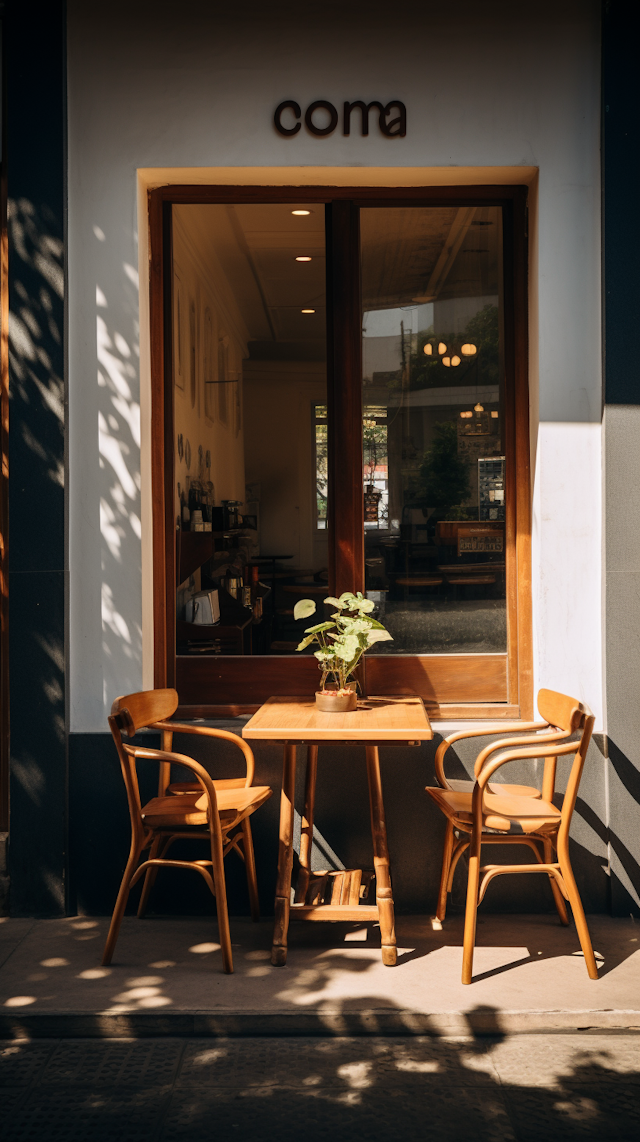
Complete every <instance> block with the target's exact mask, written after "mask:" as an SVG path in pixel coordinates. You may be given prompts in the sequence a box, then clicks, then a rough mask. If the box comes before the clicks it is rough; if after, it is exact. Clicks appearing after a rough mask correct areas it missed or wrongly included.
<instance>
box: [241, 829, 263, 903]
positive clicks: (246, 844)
mask: <svg viewBox="0 0 640 1142" xmlns="http://www.w3.org/2000/svg"><path fill="white" fill-rule="evenodd" d="M242 848H243V849H244V864H245V868H246V872H247V888H248V889H249V905H250V907H251V919H252V920H256V921H257V920H259V919H260V903H259V900H258V878H257V876H256V858H255V853H254V851H253V837H252V835H251V822H250V821H249V818H248V817H245V819H244V821H243V822H242Z"/></svg>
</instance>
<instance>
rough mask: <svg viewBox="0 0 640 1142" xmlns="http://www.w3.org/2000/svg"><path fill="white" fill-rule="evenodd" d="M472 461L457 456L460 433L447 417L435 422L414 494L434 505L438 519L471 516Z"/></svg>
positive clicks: (424, 505) (425, 503)
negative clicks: (469, 502) (469, 503)
mask: <svg viewBox="0 0 640 1142" xmlns="http://www.w3.org/2000/svg"><path fill="white" fill-rule="evenodd" d="M470 495H471V487H470V484H469V465H468V464H467V463H466V462H465V461H464V460H463V459H461V457H460V456H458V434H457V429H456V426H455V424H451V423H449V422H448V421H444V422H440V423H438V424H434V426H433V442H432V444H431V447H430V448H429V449H428V450H427V451H426V452H425V454H424V460H423V461H422V464H421V466H420V471H419V473H418V477H417V480H416V486H415V498H416V500H418V501H420V502H421V503H422V505H423V507H424V508H433V509H434V517H435V518H436V519H468V518H469V512H468V511H467V509H466V508H465V507H464V506H463V505H464V501H465V500H468V499H469V496H470Z"/></svg>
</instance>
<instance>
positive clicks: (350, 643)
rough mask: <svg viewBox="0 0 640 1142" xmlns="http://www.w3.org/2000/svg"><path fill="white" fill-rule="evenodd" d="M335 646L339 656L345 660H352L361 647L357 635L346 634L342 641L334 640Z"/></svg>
mask: <svg viewBox="0 0 640 1142" xmlns="http://www.w3.org/2000/svg"><path fill="white" fill-rule="evenodd" d="M333 647H334V650H335V652H336V654H337V656H338V658H340V659H342V661H343V662H351V660H352V659H353V658H355V656H356V654H357V653H358V651H359V649H360V645H359V643H358V640H357V638H356V637H355V635H345V636H344V638H342V639H340V641H336V642H334V644H333Z"/></svg>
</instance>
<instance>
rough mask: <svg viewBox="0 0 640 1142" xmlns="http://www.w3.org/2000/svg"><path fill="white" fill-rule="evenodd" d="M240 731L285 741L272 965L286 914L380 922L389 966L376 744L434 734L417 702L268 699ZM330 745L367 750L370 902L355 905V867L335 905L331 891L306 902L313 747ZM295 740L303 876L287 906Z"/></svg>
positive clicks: (389, 918) (390, 926) (281, 950)
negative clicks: (322, 707) (301, 788)
mask: <svg viewBox="0 0 640 1142" xmlns="http://www.w3.org/2000/svg"><path fill="white" fill-rule="evenodd" d="M242 736H243V737H244V738H248V739H249V740H250V741H280V742H283V744H284V763H283V773H282V794H281V800H280V844H279V849H278V881H277V886H276V899H275V922H274V928H273V945H272V949H271V962H272V964H275V965H276V966H282V965H283V964H285V963H286V962H287V937H288V931H289V920H290V919H299V920H356V921H358V920H362V921H367V920H368V921H371V920H378V921H379V922H380V937H381V946H382V962H383V963H384V964H386V965H387V966H388V967H392V966H393V965H394V964H395V962H396V956H397V952H396V935H395V920H394V911H393V894H392V890H391V878H390V874H389V850H388V847H387V829H386V824H385V817H384V804H383V801H382V782H381V779H380V760H379V756H378V748H379V746H380V745H384V744H385V743H387V742H393V743H394V745H419V744H420V742H421V741H426V740H428V739H430V738H432V737H433V731H432V729H431V725H430V724H429V719H428V717H427V713H426V710H425V708H424V705H423V702H422V699H421V698H417V697H396V698H367V699H364V700H363V701H360V702H358V708H357V710H353V711H351V712H350V713H345V714H322V713H319V712H318V711H317V710H316V705H315V701H314V699H313V698H269V700H268V701H267V702H265V704H264V706H261V707H260V709H259V710H258V712H257V714H254V716H253V717H252V718H251V720H250V721H249V722H247V725H246V726H245V727H244V729H243V731H242ZM331 742H336V743H340V744H341V745H364V746H365V749H366V758H367V778H368V781H369V802H370V806H371V837H372V840H373V863H374V868H375V877H376V903H375V904H374V905H366V904H360V903H359V899H360V884H361V880H362V871H361V870H349V872H348V874H347V873H345V875H344V877H343V878H342V881H341V886H340V903H337V901H336V899H335V894H334V896H332V901H331V903H327V904H323V903H318V902H310V900H309V888H310V886H311V887H313V881H314V874H313V873H312V872H311V847H312V840H313V817H314V806H315V788H316V777H317V771H318V746H319V745H320V744H323V745H326V744H331ZM297 745H306V746H307V773H306V788H305V809H304V817H303V819H302V833H301V839H300V866H301V873H300V881H299V883H298V888H297V890H296V899H295V902H294V903H293V904H292V903H291V872H292V869H293V810H294V797H295V784H296V746H297ZM358 873H360V876H359V877H358V875H357V874H358Z"/></svg>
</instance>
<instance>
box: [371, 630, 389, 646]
mask: <svg viewBox="0 0 640 1142" xmlns="http://www.w3.org/2000/svg"><path fill="white" fill-rule="evenodd" d="M374 642H393V635H392V634H389V631H388V630H370V631H369V634H368V635H367V644H368V645H369V646H373V644H374Z"/></svg>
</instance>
